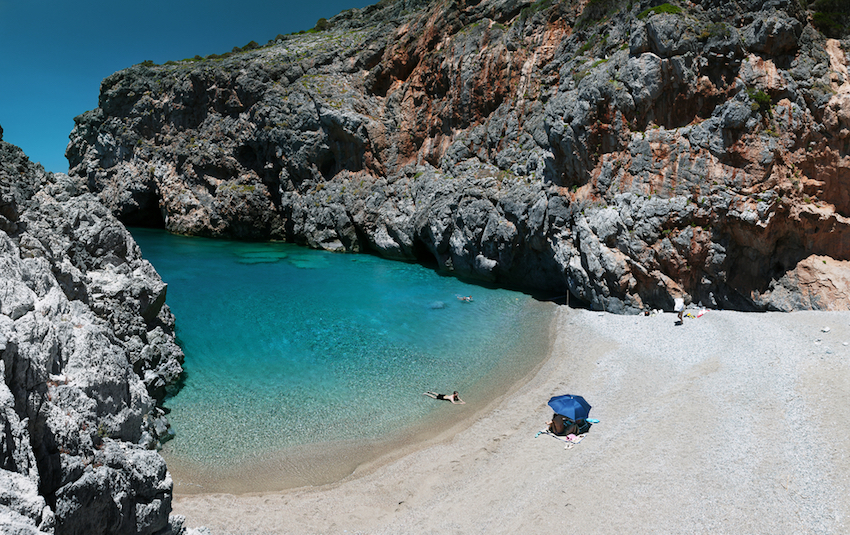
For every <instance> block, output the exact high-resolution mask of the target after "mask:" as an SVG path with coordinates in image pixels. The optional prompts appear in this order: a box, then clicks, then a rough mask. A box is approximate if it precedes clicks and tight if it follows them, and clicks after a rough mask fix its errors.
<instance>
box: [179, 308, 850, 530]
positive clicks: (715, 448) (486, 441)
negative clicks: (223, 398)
mask: <svg viewBox="0 0 850 535" xmlns="http://www.w3.org/2000/svg"><path fill="white" fill-rule="evenodd" d="M674 320H675V316H674V315H673V314H661V315H658V316H653V317H644V316H641V317H635V316H615V315H610V314H599V313H596V312H590V311H586V310H571V309H568V308H566V307H562V308H560V309H559V311H558V313H557V317H556V319H555V324H554V329H555V331H556V332H555V336H554V341H553V346H552V350H551V354H550V356H549V358H548V359H547V360H546V361H545V362H544V363H543V364H542V365H541V366H540V367H539V369H538V370H537V371H536V373H534V374H532V376H530V377H529V378H528V379H527V380H526V381H524V382H523V383H521V384H519V385H515V387H514V389H513V390H512V391H511V392H509V393H507V394H506V395H505V396H503V397H501V398H500V399H498V400H496V401H495V402H493V403H491V404H490V405H488V406H487V407H482V408H481V410H480V411H476V412H475V416H474V417H473V418H471V419H469V420H466V421H465V422H464V423H463V424H458V425H456V426H454V427H452V428H451V429H444V430H441V431H440V432H437V431H435V435H434V437H433V438H431V439H430V440H428V441H426V442H425V443H423V444H420V446H419V447H416V448H410V447H408V448H407V449H402V450H395V451H393V452H392V453H391V454H389V455H388V456H386V457H384V458H383V459H382V460H380V461H379V462H375V463H370V464H368V465H364V466H361V467H359V468H358V469H357V470H356V471H355V473H354V474H353V475H351V476H348V477H347V478H345V479H343V480H342V481H338V482H336V483H331V484H328V485H323V486H316V487H301V488H296V489H291V490H286V491H282V492H272V493H262V494H235V493H217V494H209V493H207V494H191V495H189V494H175V499H174V513H175V514H180V515H185V516H186V518H187V521H186V525H187V526H188V527H190V528H196V527H200V526H206V527H207V528H209V529H210V530H211V531H212V533H214V534H216V535H219V534H221V535H225V534H283V533H293V534H296V533H298V534H310V533H328V534H334V533H349V534H351V533H369V534H381V533H387V534H389V533H417V534H423V533H464V534H466V533H490V534H492V533H505V534H507V533H518V532H526V533H542V532H548V531H552V532H564V531H567V532H576V533H590V534H595V533H599V534H602V533H617V532H625V533H846V532H850V500H848V499H847V496H848V494H850V430H849V429H850V427H848V422H850V345H845V344H850V313H845V312H841V313H836V312H830V313H809V312H806V313H792V314H780V313H767V314H745V313H738V312H727V311H722V312H719V311H709V312H708V313H706V314H705V315H704V316H702V317H700V318H685V322H684V325H681V326H676V325H674ZM563 393H574V394H581V395H583V396H584V397H585V398H586V399H587V400H588V401H589V402H590V403H591V404H592V405H593V409H592V411H591V417H592V418H597V419H599V420H600V423H598V424H596V425H594V426H593V428H592V429H591V431H590V433H588V434H587V436H586V437H585V438H584V440H582V442H580V443H579V444H577V445H575V446H574V447H572V448H570V449H565V447H564V443H563V442H560V441H558V440H556V439H554V438H552V437H549V436H547V435H541V436H539V437H536V438H535V435H536V434H537V431H538V430H540V429H541V428H542V427H543V424H544V422H546V421H547V420H548V419H549V418H550V417H551V411H550V410H549V408H548V407H547V405H546V402H547V401H548V399H549V398H550V397H551V396H553V395H557V394H563Z"/></svg>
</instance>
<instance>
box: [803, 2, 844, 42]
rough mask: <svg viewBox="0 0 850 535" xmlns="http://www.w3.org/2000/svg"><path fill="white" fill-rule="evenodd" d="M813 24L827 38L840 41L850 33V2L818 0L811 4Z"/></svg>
mask: <svg viewBox="0 0 850 535" xmlns="http://www.w3.org/2000/svg"><path fill="white" fill-rule="evenodd" d="M810 7H811V9H812V10H813V11H814V14H812V24H814V26H815V28H817V29H818V30H820V31H821V32H822V33H823V34H824V35H826V36H827V37H834V38H836V39H840V38H841V37H843V36H844V35H845V34H847V33H848V31H850V2H848V1H847V0H816V1H815V2H813V3H812V4H811V6H810Z"/></svg>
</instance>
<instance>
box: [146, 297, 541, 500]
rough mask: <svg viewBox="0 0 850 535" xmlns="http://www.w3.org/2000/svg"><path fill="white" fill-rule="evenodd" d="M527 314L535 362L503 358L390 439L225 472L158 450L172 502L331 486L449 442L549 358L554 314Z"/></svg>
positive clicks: (300, 449)
mask: <svg viewBox="0 0 850 535" xmlns="http://www.w3.org/2000/svg"><path fill="white" fill-rule="evenodd" d="M535 306H536V307H551V310H549V311H548V320H549V326H548V328H546V327H541V328H540V330H541V331H543V332H545V333H546V334H547V336H548V339H547V340H546V341H544V342H539V343H537V344H536V345H535V348H534V351H532V353H531V355H536V356H531V357H522V358H518V357H517V356H515V355H514V356H512V355H510V354H509V355H506V356H505V357H503V365H501V366H498V367H496V368H494V369H493V370H490V371H489V372H488V373H487V374H485V375H484V376H482V377H481V378H479V379H478V380H477V381H476V382H475V383H473V384H472V385H471V387H470V388H469V389H468V390H465V392H470V393H471V394H472V397H469V398H467V396H466V395H465V394H464V395H462V397H463V398H464V399H467V401H468V402H469V403H466V404H464V405H451V406H448V405H447V404H445V403H444V402H441V401H435V402H434V403H435V405H434V406H435V409H434V410H433V412H431V413H430V414H429V415H427V416H425V417H424V418H422V419H421V420H419V421H417V422H415V423H412V424H410V425H408V426H406V427H404V428H401V429H398V430H396V431H394V432H392V434H390V435H384V436H380V437H375V438H371V439H350V440H337V441H333V442H323V443H318V444H303V445H297V446H292V447H288V448H286V449H284V450H280V451H269V452H266V453H265V454H261V455H258V456H256V457H255V458H253V459H251V460H249V461H245V462H242V463H233V464H231V465H227V466H212V465H205V464H202V463H192V462H187V461H185V460H184V459H181V458H180V457H178V456H175V455H172V454H169V452H168V450H165V451H163V452H162V456H163V457H164V458H165V460H166V464H167V466H168V469H169V471H170V472H171V475H172V480H173V481H174V496H175V497H176V496H194V495H205V494H216V493H227V494H233V495H255V494H262V493H270V492H285V491H288V490H292V489H296V488H300V487H311V488H315V487H322V486H325V485H334V484H337V483H341V482H344V481H346V480H349V479H352V478H357V477H361V476H362V475H364V474H368V473H371V472H372V471H374V470H375V469H378V468H380V467H381V466H384V465H386V464H389V463H391V462H393V461H395V460H398V459H399V458H401V457H404V456H406V455H410V454H412V453H414V452H416V451H418V450H421V449H423V448H427V447H430V446H433V445H435V444H439V443H443V442H445V441H447V440H450V439H451V438H452V437H453V436H454V435H456V434H457V433H460V432H462V431H463V430H465V429H467V428H469V427H470V426H471V425H472V424H473V423H474V422H475V421H476V420H477V419H479V418H480V417H481V416H482V415H483V414H485V413H486V412H488V411H490V410H493V409H494V408H495V407H496V406H498V404H499V403H501V402H502V401H503V400H504V399H505V398H506V397H507V396H509V395H510V394H512V393H513V392H515V391H516V390H517V389H518V388H520V387H521V386H522V385H524V384H526V383H527V382H528V381H530V380H531V379H532V378H533V377H534V375H535V374H536V373H537V371H538V370H539V369H540V367H541V366H543V365H544V364H545V362H546V361H547V360H548V359H549V358H550V356H551V350H552V347H553V345H554V343H555V336H556V324H557V319H558V306H557V305H555V304H553V303H549V302H537V303H536V305H535ZM536 313H540V312H536ZM512 361H517V362H518V363H516V362H512ZM492 392H501V393H497V394H493V393H492Z"/></svg>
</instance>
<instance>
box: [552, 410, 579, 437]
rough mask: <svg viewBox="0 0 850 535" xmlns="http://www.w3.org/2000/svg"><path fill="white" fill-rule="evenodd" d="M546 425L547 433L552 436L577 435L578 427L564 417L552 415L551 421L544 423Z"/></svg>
mask: <svg viewBox="0 0 850 535" xmlns="http://www.w3.org/2000/svg"><path fill="white" fill-rule="evenodd" d="M546 425H547V426H548V429H549V432H550V433H552V434H553V435H558V436H565V435H569V434H573V435H577V434H578V425H577V424H576V423H575V422H574V421H572V420H570V419H569V418H567V417H566V416H562V415H560V414H553V415H552V420H550V421H548V422H546Z"/></svg>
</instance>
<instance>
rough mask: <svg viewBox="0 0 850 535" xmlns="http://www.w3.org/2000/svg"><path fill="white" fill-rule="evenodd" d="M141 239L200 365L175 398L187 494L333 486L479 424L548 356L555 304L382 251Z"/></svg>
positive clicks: (175, 466)
mask: <svg viewBox="0 0 850 535" xmlns="http://www.w3.org/2000/svg"><path fill="white" fill-rule="evenodd" d="M131 232H132V234H133V237H134V238H135V239H136V242H137V243H138V244H139V246H140V248H141V250H142V253H143V255H144V257H145V258H146V259H148V260H149V261H150V262H151V263H152V264H153V265H154V267H155V268H156V269H157V271H158V272H159V274H160V275H161V276H162V278H163V280H164V281H165V282H166V283H167V284H168V293H167V300H166V303H167V304H168V306H169V307H170V308H171V310H172V311H173V312H174V314H175V316H176V318H177V329H176V331H177V337H178V341H179V343H180V345H181V347H182V348H183V350H184V352H185V355H186V358H185V363H184V368H185V370H186V378H185V381H184V384H183V387H182V389H181V390H180V391H179V392H178V393H177V394H176V395H175V396H173V397H171V398H169V399H167V400H166V402H165V407H166V408H167V409H169V410H170V413H169V420H170V422H171V425H172V428H173V429H174V431H175V433H176V435H175V438H174V439H172V440H171V441H169V442H167V443H166V444H165V446H164V448H163V452H162V453H163V456H164V457H165V458H166V461H167V463H168V466H169V469H170V470H171V472H172V475H173V477H174V480H175V491H176V492H213V491H216V492H220V491H226V492H251V491H260V490H275V489H282V488H288V487H293V486H302V485H316V484H323V483H328V482H332V481H334V480H337V479H339V478H342V477H345V476H346V475H348V474H350V473H351V472H352V471H354V470H355V469H357V467H358V466H361V465H363V464H364V463H369V462H371V461H374V460H375V458H377V457H379V456H382V455H386V454H387V453H389V452H391V451H393V450H398V449H399V448H404V447H410V446H411V445H414V444H416V443H419V442H422V441H427V440H430V439H432V438H433V437H436V436H438V435H439V434H440V433H441V432H443V431H444V430H446V429H449V428H450V427H451V426H453V425H457V424H458V423H459V422H461V421H462V420H463V419H464V418H470V417H474V414H475V413H476V412H477V411H480V410H482V408H483V407H485V406H486V405H487V404H488V403H490V402H492V401H493V400H494V399H496V398H498V397H499V396H501V395H503V394H504V393H505V392H506V391H507V390H508V389H510V388H511V387H512V385H514V384H515V383H516V382H517V381H519V380H520V379H522V378H523V377H526V376H527V375H528V374H529V373H530V372H531V371H532V370H533V369H534V368H535V367H536V366H537V365H538V364H539V363H540V362H541V361H542V360H543V358H544V357H545V356H546V354H547V352H548V348H549V327H550V322H551V318H552V316H553V311H554V308H555V305H553V304H551V303H544V302H539V301H537V300H535V299H533V298H531V297H530V296H527V295H524V294H521V293H517V292H512V291H508V290H503V289H494V288H485V287H482V286H477V285H471V284H467V283H465V282H463V281H460V280H458V279H456V278H453V277H449V276H442V275H440V274H438V273H436V272H435V271H433V270H430V269H428V268H425V267H423V266H420V265H415V264H408V263H403V262H395V261H391V260H385V259H381V258H378V257H375V256H370V255H354V254H339V253H329V252H324V251H316V250H311V249H307V248H304V247H300V246H297V245H292V244H283V243H244V242H233V241H225V240H212V239H205V238H197V237H185V236H178V235H172V234H168V233H166V232H164V231H157V230H149V229H131ZM467 296H471V298H472V299H471V301H466V300H462V299H459V298H460V297H467ZM428 390H433V391H437V392H443V393H451V391H453V390H458V391H459V392H460V394H461V397H462V398H463V399H464V400H465V401H466V404H465V405H451V404H450V403H447V402H443V401H436V400H433V399H431V398H428V397H426V396H423V395H422V394H423V392H425V391H428Z"/></svg>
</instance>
